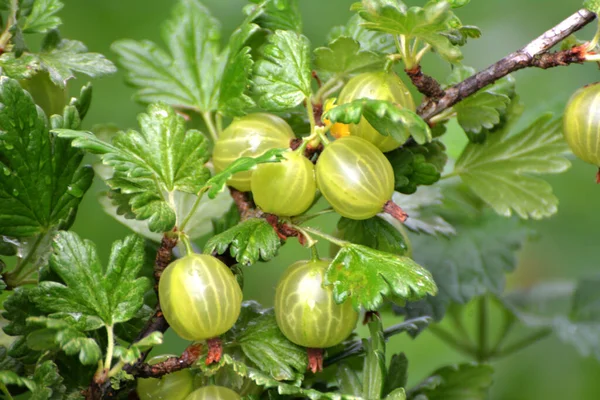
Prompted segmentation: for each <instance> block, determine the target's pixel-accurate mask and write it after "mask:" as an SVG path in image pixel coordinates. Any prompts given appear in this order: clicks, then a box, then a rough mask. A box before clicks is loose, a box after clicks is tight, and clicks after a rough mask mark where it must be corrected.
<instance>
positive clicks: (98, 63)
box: [37, 33, 117, 88]
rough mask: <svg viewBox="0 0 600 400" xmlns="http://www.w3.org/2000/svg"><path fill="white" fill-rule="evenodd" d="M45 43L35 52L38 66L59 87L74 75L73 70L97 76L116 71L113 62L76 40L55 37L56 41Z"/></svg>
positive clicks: (93, 76) (63, 85)
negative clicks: (90, 50)
mask: <svg viewBox="0 0 600 400" xmlns="http://www.w3.org/2000/svg"><path fill="white" fill-rule="evenodd" d="M52 34H53V33H50V34H49V35H52ZM47 43H48V45H46V46H44V47H43V48H42V51H41V52H40V53H38V54H37V58H38V60H39V63H40V68H42V69H44V70H46V71H48V74H49V75H50V79H52V82H54V83H55V84H56V85H57V86H59V87H61V88H64V87H65V86H66V84H67V81H68V80H69V79H71V78H74V77H75V72H80V73H82V74H86V75H88V76H90V77H92V78H97V77H101V76H105V75H110V74H114V73H115V72H116V71H117V69H116V68H115V66H114V64H113V63H112V62H110V61H109V60H107V59H106V58H105V57H104V56H103V55H102V54H99V53H89V52H88V51H87V47H85V45H84V44H83V43H81V42H79V41H77V40H67V39H62V40H61V39H60V38H57V40H56V42H50V41H48V42H47Z"/></svg>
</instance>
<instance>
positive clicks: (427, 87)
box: [404, 64, 446, 100]
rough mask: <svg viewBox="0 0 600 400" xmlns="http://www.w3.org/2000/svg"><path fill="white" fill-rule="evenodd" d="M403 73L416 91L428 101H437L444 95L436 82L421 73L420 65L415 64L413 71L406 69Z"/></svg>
mask: <svg viewBox="0 0 600 400" xmlns="http://www.w3.org/2000/svg"><path fill="white" fill-rule="evenodd" d="M404 72H406V75H408V77H409V78H410V80H411V81H412V83H413V85H415V87H416V88H417V90H418V91H419V92H421V93H423V94H424V95H425V97H427V98H428V99H430V100H437V99H440V98H442V97H444V95H445V94H446V93H445V92H444V90H443V89H442V86H441V85H440V83H439V82H438V81H436V80H435V79H434V78H432V77H431V76H429V75H425V74H424V73H423V71H422V70H421V65H418V64H417V66H416V67H414V68H413V69H406V70H404Z"/></svg>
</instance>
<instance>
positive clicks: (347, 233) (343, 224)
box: [337, 216, 409, 256]
mask: <svg viewBox="0 0 600 400" xmlns="http://www.w3.org/2000/svg"><path fill="white" fill-rule="evenodd" d="M337 229H338V232H339V233H340V237H341V239H343V240H346V241H348V242H351V243H355V244H360V245H363V246H367V247H370V248H372V249H376V250H379V251H384V252H388V253H393V254H397V255H400V256H403V255H407V253H408V252H409V247H408V246H409V245H408V244H407V239H406V238H405V237H404V235H403V234H402V231H401V230H400V229H401V228H400V229H399V227H398V225H396V224H395V223H394V222H393V221H390V220H387V219H385V218H384V217H379V216H376V217H373V218H369V219H364V220H354V219H350V218H344V217H342V218H340V220H339V221H338V223H337Z"/></svg>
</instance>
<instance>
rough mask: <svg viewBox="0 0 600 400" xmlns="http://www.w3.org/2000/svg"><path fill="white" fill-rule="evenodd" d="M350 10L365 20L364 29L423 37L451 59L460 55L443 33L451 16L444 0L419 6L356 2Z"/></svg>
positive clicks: (437, 50) (420, 38)
mask: <svg viewBox="0 0 600 400" xmlns="http://www.w3.org/2000/svg"><path fill="white" fill-rule="evenodd" d="M353 9H354V10H355V11H356V12H357V13H358V15H359V16H360V17H361V18H363V19H364V20H365V21H366V22H364V23H363V24H362V25H363V26H364V27H365V28H366V29H371V30H374V31H379V32H386V33H389V34H392V35H403V36H405V37H406V38H407V40H410V39H411V38H416V39H419V40H422V41H423V42H426V43H427V44H429V45H430V46H431V47H432V48H433V50H434V51H435V52H436V53H438V54H440V56H442V57H443V58H444V59H445V60H447V61H450V62H458V61H460V59H461V58H462V54H461V52H460V49H459V48H458V47H456V46H455V45H453V44H452V43H451V42H450V40H449V39H448V37H446V36H445V35H444V33H445V32H447V31H448V30H449V29H450V26H449V21H450V20H451V19H452V18H453V17H454V14H453V13H452V12H451V11H450V3H448V2H447V1H442V2H429V3H427V4H426V5H425V6H424V7H422V8H421V7H410V8H406V6H403V7H399V6H395V5H393V4H389V3H387V2H373V1H368V2H363V3H362V4H361V3H355V5H354V6H353Z"/></svg>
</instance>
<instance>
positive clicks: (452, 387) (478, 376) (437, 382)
mask: <svg viewBox="0 0 600 400" xmlns="http://www.w3.org/2000/svg"><path fill="white" fill-rule="evenodd" d="M493 374H494V370H493V369H492V367H491V366H489V365H485V364H479V365H477V364H460V365H451V366H447V367H443V368H440V369H438V370H436V371H435V372H434V373H433V374H431V376H430V377H429V378H427V379H425V381H423V382H421V383H420V384H419V385H418V386H417V388H415V389H411V390H410V395H411V398H413V399H414V398H418V396H419V395H421V396H425V398H426V399H428V400H485V399H487V398H488V389H489V388H490V386H491V385H492V382H493Z"/></svg>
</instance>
